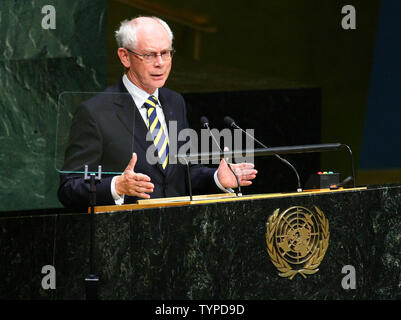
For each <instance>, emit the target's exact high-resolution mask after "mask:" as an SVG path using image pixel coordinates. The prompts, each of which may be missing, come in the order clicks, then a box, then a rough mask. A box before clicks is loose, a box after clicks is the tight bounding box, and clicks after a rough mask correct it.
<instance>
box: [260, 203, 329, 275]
mask: <svg viewBox="0 0 401 320" xmlns="http://www.w3.org/2000/svg"><path fill="white" fill-rule="evenodd" d="M279 211H280V209H276V210H275V211H274V213H273V214H272V215H271V216H270V217H269V220H268V222H267V223H266V244H267V252H268V254H269V256H270V259H271V261H272V263H273V264H274V265H275V266H276V267H277V269H278V271H279V275H280V276H281V277H286V278H289V279H291V280H292V279H293V278H294V277H295V275H296V274H298V273H299V274H301V275H302V276H303V277H304V278H306V275H308V274H314V273H316V272H318V271H319V269H318V266H319V265H320V263H321V262H322V260H323V258H324V255H325V253H326V250H327V247H328V245H329V237H330V232H329V222H328V221H327V219H326V218H325V216H324V214H323V212H322V211H321V210H320V209H319V208H318V207H315V211H316V212H313V211H311V210H309V209H307V208H304V207H291V208H288V209H287V210H285V211H284V212H283V213H281V214H280V213H279Z"/></svg>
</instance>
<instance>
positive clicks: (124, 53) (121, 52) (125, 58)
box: [117, 48, 131, 68]
mask: <svg viewBox="0 0 401 320" xmlns="http://www.w3.org/2000/svg"><path fill="white" fill-rule="evenodd" d="M117 54H118V57H119V58H120V61H121V63H122V64H123V66H124V67H125V68H129V67H130V66H131V61H130V59H129V52H128V50H127V49H124V48H118V50H117Z"/></svg>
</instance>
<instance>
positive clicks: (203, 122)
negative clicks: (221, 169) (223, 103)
mask: <svg viewBox="0 0 401 320" xmlns="http://www.w3.org/2000/svg"><path fill="white" fill-rule="evenodd" d="M200 122H201V124H202V126H203V127H204V128H206V129H207V130H208V131H209V134H210V136H211V137H212V139H213V141H214V143H215V144H216V145H217V147H218V148H219V150H220V152H222V153H223V152H224V151H223V150H221V148H220V144H219V143H218V142H217V140H216V138H215V137H214V135H213V134H212V131H211V130H210V128H209V120H208V119H207V118H206V117H205V116H203V117H201V118H200ZM223 159H224V161H225V162H226V163H227V165H228V167H229V168H230V170H231V172H232V173H233V175H234V177H235V179H236V180H237V184H238V192H237V196H242V193H241V185H240V183H239V179H238V176H237V175H236V173H235V172H234V170H233V168H232V167H231V164H230V163H228V162H227V161H226V159H225V158H223Z"/></svg>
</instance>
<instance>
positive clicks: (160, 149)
mask: <svg viewBox="0 0 401 320" xmlns="http://www.w3.org/2000/svg"><path fill="white" fill-rule="evenodd" d="M157 104H158V102H157V98H156V97H155V96H150V97H149V98H148V99H147V100H146V101H145V103H144V106H145V107H146V109H147V118H148V123H147V125H148V128H149V131H150V133H151V134H152V137H153V143H154V144H155V146H156V150H157V153H158V157H159V159H160V163H161V165H162V167H163V169H164V170H166V167H167V164H168V151H169V147H168V140H167V136H166V134H165V133H164V130H163V127H162V125H161V123H160V121H159V118H158V117H157V113H156V105H157Z"/></svg>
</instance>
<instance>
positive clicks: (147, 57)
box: [125, 48, 175, 63]
mask: <svg viewBox="0 0 401 320" xmlns="http://www.w3.org/2000/svg"><path fill="white" fill-rule="evenodd" d="M125 49H127V50H128V51H129V52H131V53H133V54H135V55H137V56H139V57H142V59H143V60H144V61H145V62H148V63H151V62H154V61H155V60H156V58H157V56H160V57H161V58H162V60H163V61H169V60H170V59H171V58H172V57H173V55H174V52H175V50H174V49H171V50H164V51H162V52H160V53H156V52H149V53H145V54H140V53H137V52H134V51H132V50H130V49H128V48H125Z"/></svg>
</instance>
